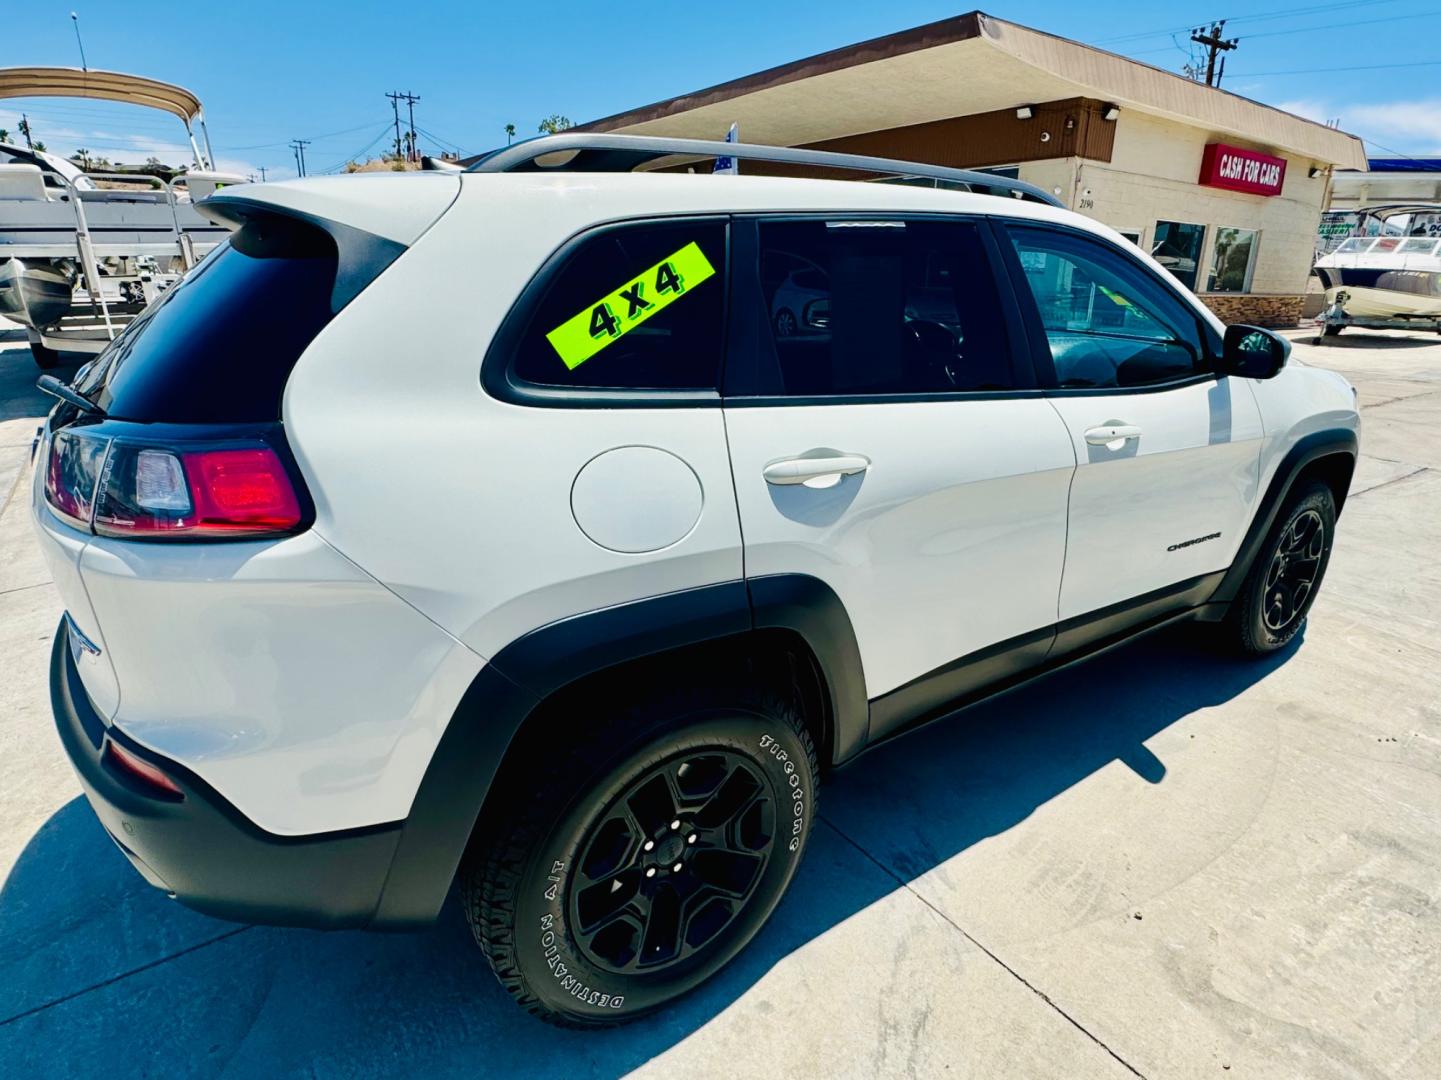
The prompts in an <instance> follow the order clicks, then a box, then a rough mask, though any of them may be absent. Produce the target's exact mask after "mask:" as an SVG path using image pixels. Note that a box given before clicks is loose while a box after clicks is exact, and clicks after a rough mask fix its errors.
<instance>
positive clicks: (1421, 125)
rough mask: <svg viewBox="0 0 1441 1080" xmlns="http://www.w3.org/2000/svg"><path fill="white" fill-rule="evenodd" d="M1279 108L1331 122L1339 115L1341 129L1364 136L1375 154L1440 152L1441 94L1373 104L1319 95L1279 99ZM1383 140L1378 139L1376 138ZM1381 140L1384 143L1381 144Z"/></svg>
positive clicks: (1425, 153)
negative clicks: (1352, 102) (1341, 100)
mask: <svg viewBox="0 0 1441 1080" xmlns="http://www.w3.org/2000/svg"><path fill="white" fill-rule="evenodd" d="M1275 105H1276V108H1278V109H1284V110H1285V111H1286V112H1289V113H1295V114H1296V115H1297V116H1304V117H1306V119H1308V120H1316V121H1318V122H1319V123H1322V124H1329V123H1331V122H1332V121H1333V120H1336V119H1337V118H1339V119H1340V121H1341V130H1342V131H1348V132H1350V133H1351V134H1353V135H1359V136H1361V138H1362V139H1364V140H1365V141H1366V143H1367V145H1368V147H1369V148H1370V151H1371V152H1372V153H1373V154H1376V155H1378V156H1380V155H1384V154H1388V153H1390V152H1391V151H1392V149H1393V148H1394V150H1395V151H1397V152H1399V153H1402V154H1417V155H1431V154H1441V98H1420V99H1417V100H1414V101H1379V102H1372V103H1371V104H1337V103H1336V102H1334V101H1326V100H1323V99H1320V98H1296V99H1294V100H1291V101H1278V102H1276V103H1275ZM1378 139H1379V140H1381V142H1377V141H1376V140H1378ZM1381 143H1385V144H1386V145H1385V146H1382V145H1381Z"/></svg>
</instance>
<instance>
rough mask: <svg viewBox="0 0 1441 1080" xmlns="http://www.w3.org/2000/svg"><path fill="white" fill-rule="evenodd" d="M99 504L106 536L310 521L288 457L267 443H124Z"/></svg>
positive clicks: (233, 533) (116, 450) (232, 530)
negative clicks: (206, 445) (198, 445)
mask: <svg viewBox="0 0 1441 1080" xmlns="http://www.w3.org/2000/svg"><path fill="white" fill-rule="evenodd" d="M104 479H105V484H104V491H103V493H102V495H101V497H100V499H99V502H98V504H97V506H96V508H95V531H96V532H97V533H99V534H100V535H102V536H146V537H150V538H157V537H168V538H175V539H184V538H207V537H211V538H213V537H233V538H236V539H241V538H255V537H259V536H267V535H276V534H282V533H287V532H290V531H292V530H293V529H295V528H296V527H297V526H298V525H299V524H300V522H301V520H302V516H303V515H302V513H301V508H300V499H299V496H298V495H297V493H296V490H295V485H294V484H293V483H292V482H291V479H290V474H289V472H288V471H287V470H286V468H285V463H284V462H283V461H282V460H281V458H280V455H279V454H277V453H276V452H275V450H274V449H272V448H271V447H270V446H268V445H265V444H263V443H259V444H251V445H246V446H235V445H228V446H223V447H216V448H214V449H210V448H203V449H196V448H192V447H180V446H177V447H175V448H162V447H154V446H134V445H130V444H127V443H124V442H120V441H117V442H115V443H114V444H113V446H112V448H111V451H110V458H109V460H108V461H107V462H106V466H105V478H104Z"/></svg>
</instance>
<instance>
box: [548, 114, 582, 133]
mask: <svg viewBox="0 0 1441 1080" xmlns="http://www.w3.org/2000/svg"><path fill="white" fill-rule="evenodd" d="M572 127H575V125H574V124H572V123H571V122H570V117H568V116H562V115H561V114H560V113H551V114H550V115H549V116H547V117H546V118H545V119H544V120H542V121H541V122H540V133H541V134H542V135H555V134H557V133H559V132H562V131H564V130H565V129H566V128H572Z"/></svg>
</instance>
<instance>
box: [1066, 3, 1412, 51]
mask: <svg viewBox="0 0 1441 1080" xmlns="http://www.w3.org/2000/svg"><path fill="white" fill-rule="evenodd" d="M1396 2H1397V0H1345V2H1344V3H1338V4H1312V5H1310V6H1308V7H1298V8H1282V9H1281V10H1279V11H1264V12H1259V13H1257V14H1255V15H1227V16H1226V17H1225V18H1213V19H1210V20H1204V19H1203V20H1202V21H1203V22H1205V21H1210V22H1232V23H1238V22H1248V23H1251V22H1270V21H1271V20H1273V19H1285V18H1290V17H1291V16H1292V15H1318V14H1320V13H1322V12H1326V11H1344V10H1345V9H1347V8H1356V7H1377V6H1379V5H1380V4H1394V3H1396ZM1189 29H1191V27H1190V26H1168V27H1165V28H1164V29H1161V30H1142V31H1140V32H1138V33H1134V34H1121V35H1120V36H1119V37H1110V38H1102V39H1101V40H1100V41H1097V42H1095V43H1094V44H1097V45H1107V44H1112V43H1115V42H1121V41H1142V40H1144V39H1146V38H1153V37H1164V36H1165V35H1167V34H1183V33H1185V32H1186V31H1187V30H1189Z"/></svg>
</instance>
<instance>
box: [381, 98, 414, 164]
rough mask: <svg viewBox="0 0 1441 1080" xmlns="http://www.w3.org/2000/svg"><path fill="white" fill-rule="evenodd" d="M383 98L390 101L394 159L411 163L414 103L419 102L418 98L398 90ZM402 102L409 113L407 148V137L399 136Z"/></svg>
mask: <svg viewBox="0 0 1441 1080" xmlns="http://www.w3.org/2000/svg"><path fill="white" fill-rule="evenodd" d="M385 96H386V97H388V98H389V99H390V111H391V113H392V114H393V115H394V116H395V158H396V160H397V161H399V160H400V159H401V158H404V159H405V160H406V161H413V160H415V103H416V102H417V101H419V100H420V98H419V97H417V96H416V95H415V94H412V93H411V92H410V91H409V90H407V91H405V92H404V93H401V92H400V91H399V90H392V91H391V92H390V93H388V94H386V95H385ZM402 101H403V102H405V105H406V108H407V109H408V110H409V113H410V132H409V135H408V139H409V146H408V147H407V145H406V142H407V137H402V135H401V134H400V103H401V102H402Z"/></svg>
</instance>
